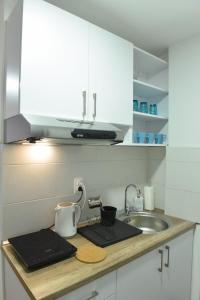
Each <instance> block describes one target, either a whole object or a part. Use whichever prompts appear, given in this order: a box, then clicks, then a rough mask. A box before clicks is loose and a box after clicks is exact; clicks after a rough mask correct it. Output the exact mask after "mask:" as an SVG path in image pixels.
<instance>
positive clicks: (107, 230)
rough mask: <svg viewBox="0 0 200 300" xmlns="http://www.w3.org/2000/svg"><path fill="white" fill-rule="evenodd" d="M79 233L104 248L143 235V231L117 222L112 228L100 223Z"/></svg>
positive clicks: (80, 230)
mask: <svg viewBox="0 0 200 300" xmlns="http://www.w3.org/2000/svg"><path fill="white" fill-rule="evenodd" d="M78 233H80V234H81V235H82V236H84V237H85V238H87V239H88V240H89V241H91V242H93V243H94V244H95V245H97V246H100V247H102V248H104V247H107V246H110V245H113V244H115V243H118V242H121V241H123V240H126V239H128V238H130V237H133V236H136V235H138V234H141V233H142V230H140V229H138V228H136V227H134V226H131V225H129V224H126V223H124V222H122V221H119V220H116V221H115V224H114V225H112V226H104V225H102V224H100V223H98V224H94V225H90V226H85V227H82V228H79V229H78Z"/></svg>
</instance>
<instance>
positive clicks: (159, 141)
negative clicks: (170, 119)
mask: <svg viewBox="0 0 200 300" xmlns="http://www.w3.org/2000/svg"><path fill="white" fill-rule="evenodd" d="M155 143H156V144H163V134H162V133H156V134H155Z"/></svg>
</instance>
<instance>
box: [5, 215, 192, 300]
mask: <svg viewBox="0 0 200 300" xmlns="http://www.w3.org/2000/svg"><path fill="white" fill-rule="evenodd" d="M171 220H172V222H173V225H172V226H171V227H170V229H168V230H165V231H163V232H161V233H158V234H154V235H143V234H141V235H138V236H136V237H133V238H129V239H127V240H125V241H123V242H119V243H117V244H114V245H112V246H109V247H106V248H105V249H106V251H107V253H108V255H107V257H106V259H105V260H104V261H102V262H99V263H95V264H85V263H82V262H80V261H78V260H76V259H75V258H74V257H73V258H70V259H67V260H63V261H61V262H59V263H56V264H53V265H51V266H48V267H45V268H42V269H40V270H37V271H34V272H27V271H26V270H25V269H24V266H23V264H22V263H21V262H20V260H19V259H18V258H17V256H16V255H15V253H14V251H13V249H12V246H11V245H10V244H8V243H7V244H4V245H3V246H2V250H3V253H4V254H5V256H6V258H7V260H8V261H9V263H10V265H11V267H12V269H13V270H14V272H15V273H16V275H17V276H18V278H19V280H20V281H21V283H22V285H23V286H24V288H25V289H26V291H27V293H28V294H29V296H30V298H31V299H34V300H53V299H56V298H57V297H60V296H63V295H65V294H67V293H68V292H70V291H72V290H74V289H76V288H78V287H80V286H82V285H84V284H86V283H88V282H90V281H92V280H95V279H96V278H99V277H101V276H102V275H104V274H106V273H108V272H110V271H113V270H115V269H117V268H119V267H121V266H122V265H124V264H126V263H128V262H130V261H132V260H134V259H135V258H137V257H139V256H141V255H143V254H145V253H147V252H149V251H150V250H152V249H154V248H157V247H159V246H160V245H161V244H164V243H165V242H167V241H168V240H170V239H173V238H175V237H176V236H178V235H180V234H182V233H184V232H186V231H188V230H190V229H192V228H194V226H195V225H194V224H193V223H191V222H188V221H184V220H181V219H177V218H171ZM69 241H70V242H71V243H72V244H74V245H75V246H76V247H79V246H80V245H84V244H91V243H90V242H89V241H88V240H86V239H85V238H83V237H82V236H80V235H76V237H74V238H72V239H70V240H69Z"/></svg>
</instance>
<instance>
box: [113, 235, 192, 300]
mask: <svg viewBox="0 0 200 300" xmlns="http://www.w3.org/2000/svg"><path fill="white" fill-rule="evenodd" d="M192 248H193V231H192V230H191V231H189V232H187V233H185V234H183V235H181V236H179V237H177V238H176V239H174V240H172V241H170V242H168V243H166V244H165V245H163V246H161V247H159V248H157V249H156V250H153V251H151V252H150V253H147V254H146V255H144V256H142V257H140V258H138V259H137V260H135V261H133V262H131V263H129V264H127V265H125V266H123V267H121V268H120V269H118V270H117V300H147V299H148V300H190V293H191V271H192Z"/></svg>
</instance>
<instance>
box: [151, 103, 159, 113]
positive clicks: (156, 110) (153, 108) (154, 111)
mask: <svg viewBox="0 0 200 300" xmlns="http://www.w3.org/2000/svg"><path fill="white" fill-rule="evenodd" d="M149 113H150V114H151V115H157V114H158V109H157V104H150V106H149Z"/></svg>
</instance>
